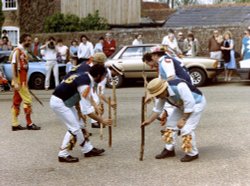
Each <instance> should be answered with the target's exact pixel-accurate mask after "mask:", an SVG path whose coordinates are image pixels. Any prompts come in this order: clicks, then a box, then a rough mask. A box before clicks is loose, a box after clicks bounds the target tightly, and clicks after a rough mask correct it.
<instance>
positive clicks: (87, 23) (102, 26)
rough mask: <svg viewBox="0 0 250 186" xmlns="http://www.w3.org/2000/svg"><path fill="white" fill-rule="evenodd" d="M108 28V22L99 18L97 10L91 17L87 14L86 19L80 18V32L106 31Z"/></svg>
mask: <svg viewBox="0 0 250 186" xmlns="http://www.w3.org/2000/svg"><path fill="white" fill-rule="evenodd" d="M108 28H109V26H108V21H107V20H106V19H105V18H103V17H100V15H99V11H98V10H96V11H95V13H94V14H93V15H92V14H88V16H87V17H84V18H82V19H81V21H80V29H81V31H87V30H107V29H108Z"/></svg>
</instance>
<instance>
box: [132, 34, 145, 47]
mask: <svg viewBox="0 0 250 186" xmlns="http://www.w3.org/2000/svg"><path fill="white" fill-rule="evenodd" d="M141 44H143V42H142V35H141V34H136V35H135V39H134V41H133V42H132V45H141Z"/></svg>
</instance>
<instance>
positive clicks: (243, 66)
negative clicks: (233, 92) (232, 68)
mask: <svg viewBox="0 0 250 186" xmlns="http://www.w3.org/2000/svg"><path fill="white" fill-rule="evenodd" d="M237 72H238V74H239V76H240V79H242V80H250V59H246V60H241V61H239V68H238V69H237Z"/></svg>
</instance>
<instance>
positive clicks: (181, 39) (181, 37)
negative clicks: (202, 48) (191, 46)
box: [177, 32, 185, 53]
mask: <svg viewBox="0 0 250 186" xmlns="http://www.w3.org/2000/svg"><path fill="white" fill-rule="evenodd" d="M184 40H185V37H184V35H183V33H182V32H179V33H178V37H177V43H178V46H179V49H180V50H181V52H182V53H183V51H184Z"/></svg>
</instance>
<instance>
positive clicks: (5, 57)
mask: <svg viewBox="0 0 250 186" xmlns="http://www.w3.org/2000/svg"><path fill="white" fill-rule="evenodd" d="M10 54H11V51H0V65H1V66H2V68H3V71H4V73H5V75H6V78H7V79H8V81H11V79H12V70H11V63H10V62H9V56H10ZM28 55H29V70H28V83H29V87H30V88H32V89H44V81H45V74H46V69H45V63H46V62H45V61H44V60H42V59H40V58H39V57H36V56H34V55H32V54H31V53H29V54H28ZM58 67H59V78H60V80H61V79H62V78H63V76H64V75H65V69H66V65H65V64H59V65H58ZM51 85H52V86H54V78H53V76H52V78H51Z"/></svg>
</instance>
